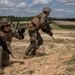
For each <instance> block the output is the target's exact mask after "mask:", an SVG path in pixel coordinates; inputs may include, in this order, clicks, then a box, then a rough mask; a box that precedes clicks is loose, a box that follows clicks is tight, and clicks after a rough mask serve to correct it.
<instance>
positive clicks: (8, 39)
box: [0, 30, 22, 47]
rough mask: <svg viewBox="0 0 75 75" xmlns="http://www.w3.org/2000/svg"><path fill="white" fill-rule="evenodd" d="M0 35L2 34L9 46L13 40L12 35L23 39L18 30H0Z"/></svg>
mask: <svg viewBox="0 0 75 75" xmlns="http://www.w3.org/2000/svg"><path fill="white" fill-rule="evenodd" d="M0 36H2V37H3V38H4V40H5V41H6V43H7V45H8V47H10V44H11V42H12V37H15V38H17V39H20V40H21V39H22V37H21V36H20V35H19V34H18V33H17V32H13V31H12V30H10V32H8V33H5V32H2V31H0Z"/></svg>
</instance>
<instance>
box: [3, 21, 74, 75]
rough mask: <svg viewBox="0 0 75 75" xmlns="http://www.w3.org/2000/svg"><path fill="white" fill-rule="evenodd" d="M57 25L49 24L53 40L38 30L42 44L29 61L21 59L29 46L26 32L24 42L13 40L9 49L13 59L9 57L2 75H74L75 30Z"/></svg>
mask: <svg viewBox="0 0 75 75" xmlns="http://www.w3.org/2000/svg"><path fill="white" fill-rule="evenodd" d="M60 23H61V22H60ZM63 24H64V26H68V25H66V24H65V22H63ZM63 24H61V25H63ZM59 25H60V24H59V22H58V23H56V22H55V23H52V24H51V27H52V28H53V30H52V31H53V33H54V35H53V36H54V40H53V39H52V38H51V37H50V36H48V35H47V34H45V33H43V32H42V31H41V30H40V33H41V36H42V37H43V40H44V42H43V44H42V45H41V46H40V48H39V49H38V50H37V55H36V56H35V57H30V58H29V59H25V60H24V59H23V55H24V52H25V51H26V49H27V47H28V45H29V35H28V31H27V30H26V33H25V35H24V36H25V38H24V40H21V41H20V40H17V39H15V38H13V40H12V41H13V42H12V43H11V49H12V53H13V55H14V56H15V58H14V59H13V58H12V57H11V59H10V64H9V66H7V67H5V69H4V71H5V74H4V75H75V30H74V28H72V29H70V28H71V27H69V28H66V27H61V25H60V26H59ZM70 26H71V25H70Z"/></svg>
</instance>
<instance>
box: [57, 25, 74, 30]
mask: <svg viewBox="0 0 75 75" xmlns="http://www.w3.org/2000/svg"><path fill="white" fill-rule="evenodd" d="M58 26H59V27H60V28H61V29H68V30H75V25H58Z"/></svg>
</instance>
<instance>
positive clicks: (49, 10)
mask: <svg viewBox="0 0 75 75" xmlns="http://www.w3.org/2000/svg"><path fill="white" fill-rule="evenodd" d="M43 12H47V13H49V12H51V8H49V7H45V8H43Z"/></svg>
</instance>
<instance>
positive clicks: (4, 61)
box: [2, 51, 10, 66]
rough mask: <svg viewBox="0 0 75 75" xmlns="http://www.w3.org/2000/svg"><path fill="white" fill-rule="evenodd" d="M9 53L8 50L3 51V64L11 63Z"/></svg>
mask: <svg viewBox="0 0 75 75" xmlns="http://www.w3.org/2000/svg"><path fill="white" fill-rule="evenodd" d="M9 58H10V57H9V53H8V52H6V51H3V53H2V65H3V66H7V65H8V64H9Z"/></svg>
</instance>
